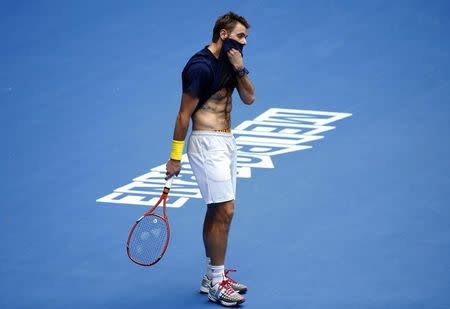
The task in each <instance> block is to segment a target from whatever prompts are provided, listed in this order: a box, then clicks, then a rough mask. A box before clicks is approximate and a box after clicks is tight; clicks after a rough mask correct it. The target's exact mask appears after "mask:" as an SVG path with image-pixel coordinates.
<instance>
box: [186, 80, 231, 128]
mask: <svg viewBox="0 0 450 309" xmlns="http://www.w3.org/2000/svg"><path fill="white" fill-rule="evenodd" d="M232 93H233V90H231V89H228V88H222V89H220V90H219V91H217V92H216V93H214V94H213V95H212V96H211V97H210V98H209V99H208V100H207V101H206V102H205V103H204V104H203V106H202V107H201V108H200V109H199V110H198V111H197V112H196V113H194V115H193V116H192V123H193V130H203V131H214V130H225V129H230V128H231V117H230V115H231V109H232V102H231V101H232V98H231V95H232Z"/></svg>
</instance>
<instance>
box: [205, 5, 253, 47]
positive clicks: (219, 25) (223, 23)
mask: <svg viewBox="0 0 450 309" xmlns="http://www.w3.org/2000/svg"><path fill="white" fill-rule="evenodd" d="M238 22H239V23H241V24H242V25H244V27H245V28H247V29H248V28H250V24H249V23H248V22H247V20H246V19H245V17H243V16H240V15H238V14H236V13H234V12H231V11H230V12H228V13H226V14H225V15H222V16H220V17H219V18H217V20H216V24H215V25H214V29H213V38H212V40H213V42H214V43H215V42H217V41H218V40H219V37H220V30H222V29H225V30H227V31H228V32H231V31H232V30H233V29H234V27H235V26H236V24H237V23H238Z"/></svg>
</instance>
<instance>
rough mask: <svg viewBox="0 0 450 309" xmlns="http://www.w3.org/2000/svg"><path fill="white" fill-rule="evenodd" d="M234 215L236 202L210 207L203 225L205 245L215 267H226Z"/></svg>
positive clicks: (210, 205) (211, 205) (207, 254)
mask: <svg viewBox="0 0 450 309" xmlns="http://www.w3.org/2000/svg"><path fill="white" fill-rule="evenodd" d="M233 213H234V200H231V201H227V202H223V203H216V204H209V205H208V209H207V211H206V215H205V221H204V223H203V243H204V245H205V253H206V256H207V257H209V258H211V265H213V266H215V265H224V262H225V253H226V251H227V244H228V232H229V231H230V225H231V220H232V219H233Z"/></svg>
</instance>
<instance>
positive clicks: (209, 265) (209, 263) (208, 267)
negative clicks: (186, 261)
mask: <svg viewBox="0 0 450 309" xmlns="http://www.w3.org/2000/svg"><path fill="white" fill-rule="evenodd" d="M205 274H206V277H208V279H211V278H212V274H211V258H209V257H206V273H205Z"/></svg>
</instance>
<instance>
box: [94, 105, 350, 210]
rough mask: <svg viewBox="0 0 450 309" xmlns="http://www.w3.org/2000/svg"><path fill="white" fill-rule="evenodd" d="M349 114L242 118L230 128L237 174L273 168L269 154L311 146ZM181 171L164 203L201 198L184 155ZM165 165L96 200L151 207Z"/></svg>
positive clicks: (288, 112)
mask: <svg viewBox="0 0 450 309" xmlns="http://www.w3.org/2000/svg"><path fill="white" fill-rule="evenodd" d="M351 115H352V114H349V113H338V112H325V111H313V110H302V109H283V108H270V109H268V110H267V111H265V112H264V113H262V114H261V115H259V116H258V117H256V118H255V119H254V120H246V121H244V122H242V123H241V124H240V125H238V126H237V127H236V128H235V129H234V130H233V135H234V136H235V139H236V143H237V146H238V162H237V177H239V178H251V177H252V169H254V168H274V165H273V162H272V157H273V156H277V155H281V154H285V153H289V152H295V151H301V150H306V149H311V148H312V146H311V145H306V144H309V143H310V142H313V141H316V140H319V139H323V138H324V137H323V136H322V135H320V134H322V133H324V132H327V131H330V130H334V129H335V127H333V126H329V124H330V123H333V122H336V121H338V120H341V119H344V118H347V117H350V116H351ZM181 162H182V170H181V172H180V174H179V175H178V177H177V178H175V179H174V181H173V184H172V188H171V190H170V195H169V197H168V199H167V206H168V207H174V208H179V207H182V206H183V205H185V204H186V203H187V202H188V201H189V199H191V198H196V199H199V198H201V194H200V190H199V188H198V186H197V183H196V181H195V177H194V175H193V173H192V169H191V166H190V165H189V160H188V158H187V154H183V158H182V160H181ZM165 166H166V164H165V163H163V164H161V165H159V166H156V167H154V168H152V169H150V171H149V172H148V173H146V174H144V175H141V176H138V177H136V178H134V179H133V181H132V182H131V183H128V184H126V185H124V186H122V187H120V188H117V189H115V190H114V191H113V192H112V193H110V194H108V195H105V196H103V197H101V198H99V199H97V202H101V203H113V204H124V205H142V206H153V205H154V204H155V203H156V202H157V201H158V199H159V196H160V195H161V192H162V189H163V186H164V184H165V182H166V181H165V180H164V177H165V173H166V167H165Z"/></svg>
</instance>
